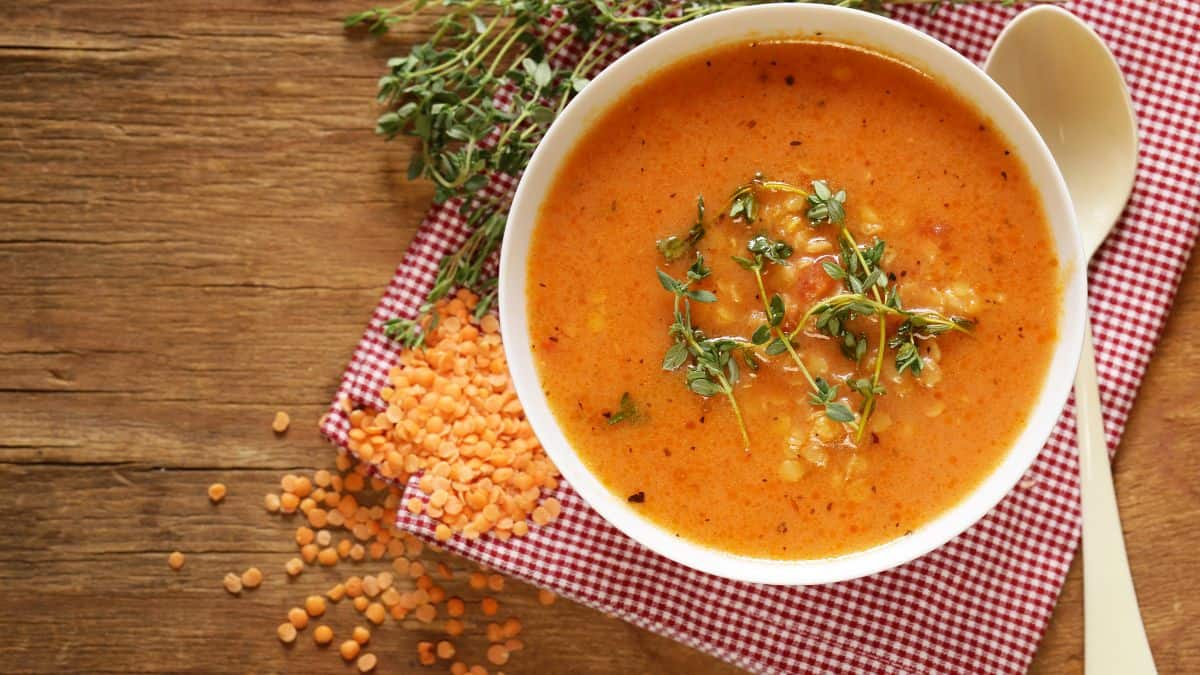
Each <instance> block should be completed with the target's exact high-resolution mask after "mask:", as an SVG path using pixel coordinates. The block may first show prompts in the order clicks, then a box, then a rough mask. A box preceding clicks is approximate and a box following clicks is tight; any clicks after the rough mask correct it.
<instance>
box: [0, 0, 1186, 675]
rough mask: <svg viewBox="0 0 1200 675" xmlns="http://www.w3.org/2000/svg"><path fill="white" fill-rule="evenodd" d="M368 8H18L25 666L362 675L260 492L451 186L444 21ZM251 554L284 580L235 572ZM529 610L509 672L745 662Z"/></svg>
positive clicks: (1068, 616)
mask: <svg viewBox="0 0 1200 675" xmlns="http://www.w3.org/2000/svg"><path fill="white" fill-rule="evenodd" d="M355 9H358V6H357V5H354V4H345V3H340V2H338V3H331V2H317V1H315V0H314V1H307V2H294V3H273V2H264V1H257V2H247V3H229V4H227V5H218V4H216V3H209V2H201V1H198V0H197V1H194V2H186V3H147V2H135V1H130V0H117V1H114V2H108V3H88V2H78V1H75V2H21V3H4V4H0V92H3V94H0V480H2V481H3V485H4V491H5V492H4V496H3V498H0V518H2V520H3V522H4V524H5V527H4V529H3V534H0V542H2V544H3V545H2V546H0V599H3V601H4V604H5V607H6V611H4V612H2V613H0V631H2V632H3V634H4V635H5V636H6V639H5V640H3V641H0V671H2V672H6V673H24V672H91V673H100V672H164V673H166V672H170V673H177V672H246V671H250V672H285V671H287V672H346V668H345V667H344V666H343V665H342V663H341V661H340V660H339V659H338V658H337V657H336V656H334V655H332V654H320V655H317V654H314V653H313V652H314V651H316V650H315V648H314V647H313V646H312V644H311V642H310V641H309V640H308V638H307V636H305V637H304V638H302V639H301V640H300V641H299V642H298V644H297V645H296V646H295V647H293V648H290V649H285V648H282V647H281V646H280V645H279V643H278V642H277V641H276V640H275V639H274V637H273V631H274V626H275V625H276V624H278V623H279V621H280V620H281V617H282V614H283V611H284V610H285V609H286V608H287V607H289V606H291V605H293V604H295V603H297V602H298V601H299V600H300V599H301V598H302V597H303V596H304V595H305V594H307V593H311V592H314V591H318V590H321V589H323V588H325V587H326V586H327V585H328V583H329V581H330V580H331V579H332V575H333V574H334V573H333V572H306V573H305V574H304V575H303V576H302V577H300V578H299V579H298V580H297V581H294V582H289V581H287V580H286V579H285V577H284V575H283V574H282V565H283V562H284V561H285V560H286V559H287V558H289V557H291V556H292V555H293V554H294V553H293V551H294V545H293V544H291V543H290V539H291V528H292V527H294V525H291V524H289V523H286V522H281V521H280V520H279V519H276V518H273V517H270V516H268V515H267V514H266V513H265V512H263V511H262V509H261V507H260V503H261V498H262V495H263V494H264V493H265V492H266V491H267V490H269V489H271V487H272V486H274V485H277V481H278V477H279V475H280V474H281V473H283V472H285V471H290V470H296V469H304V468H317V467H322V466H327V465H328V464H329V463H330V461H331V450H330V448H329V447H328V446H327V445H326V444H325V443H324V442H323V441H322V440H321V439H320V438H319V437H318V436H317V434H316V431H315V425H316V420H317V417H318V416H319V415H320V413H321V412H322V409H323V407H324V405H325V403H326V401H327V400H328V399H329V397H330V394H331V392H332V391H333V389H334V387H335V385H336V382H337V378H338V376H339V374H340V372H341V370H342V368H343V367H344V365H345V363H346V361H347V359H348V358H349V356H350V353H351V350H352V349H353V346H354V344H355V342H356V340H357V338H358V335H359V332H360V330H361V328H362V325H363V323H364V322H365V320H366V319H367V317H368V315H369V313H370V311H371V309H372V308H373V306H374V304H375V302H376V300H377V299H378V296H379V294H380V293H381V291H382V289H383V286H384V284H385V283H386V282H387V280H388V279H389V278H390V276H391V274H392V270H393V268H394V266H395V264H396V263H397V261H398V260H399V259H400V256H401V254H402V253H403V251H404V248H405V246H406V244H407V242H408V241H409V239H410V238H411V237H412V234H413V232H414V230H415V226H416V225H417V224H418V223H419V221H420V218H421V215H422V213H423V212H424V210H425V208H426V206H427V205H428V202H429V199H430V196H431V190H430V189H429V187H428V186H426V185H423V184H410V183H407V182H406V181H405V180H404V177H403V173H404V168H405V167H406V166H407V163H408V152H409V149H408V148H407V147H406V146H405V145H404V144H402V143H392V144H387V143H383V142H381V141H379V140H378V139H376V138H375V137H374V135H373V134H372V132H371V126H372V120H373V118H374V115H375V114H376V109H375V108H374V105H373V104H372V98H373V94H374V86H375V80H376V78H377V77H378V75H379V73H380V70H381V67H382V62H383V60H384V59H385V58H386V57H387V56H389V55H391V54H393V53H395V52H397V51H400V50H401V49H404V47H405V45H406V44H408V43H410V42H411V41H412V40H413V39H414V38H417V37H419V36H420V35H421V34H422V33H421V27H420V26H417V27H415V28H414V29H412V30H411V32H402V33H400V34H398V35H397V36H395V37H393V38H389V39H388V40H385V41H383V42H379V43H376V42H370V41H363V40H361V39H358V38H355V37H347V36H345V35H343V34H342V32H341V30H340V28H339V25H338V17H339V16H341V15H343V14H345V13H347V12H349V11H352V10H355ZM1197 321H1200V281H1198V280H1197V279H1196V275H1195V274H1190V275H1189V278H1188V279H1187V280H1186V281H1185V283H1184V285H1183V287H1182V289H1181V291H1180V295H1179V299H1178V302H1177V307H1176V310H1175V312H1174V314H1173V317H1172V319H1171V324H1170V326H1169V328H1168V331H1167V335H1166V337H1165V338H1164V340H1163V343H1162V345H1161V347H1160V349H1159V352H1158V354H1157V355H1156V356H1155V362H1154V365H1153V366H1152V368H1151V372H1150V375H1149V377H1148V378H1147V380H1146V383H1145V385H1144V387H1143V392H1142V397H1141V399H1142V400H1141V401H1140V402H1139V403H1138V405H1137V407H1136V409H1135V413H1134V418H1133V420H1132V421H1131V424H1130V427H1129V432H1128V434H1127V437H1126V441H1125V443H1124V447H1123V448H1122V454H1121V457H1120V459H1119V461H1118V462H1117V489H1118V494H1119V497H1120V500H1121V507H1122V514H1123V516H1124V523H1125V527H1126V530H1127V533H1128V543H1129V549H1130V556H1131V558H1132V562H1133V569H1134V574H1135V577H1136V579H1137V584H1138V591H1139V594H1140V597H1141V600H1142V606H1143V610H1144V613H1145V616H1146V620H1147V624H1148V626H1149V630H1150V638H1151V643H1152V645H1153V647H1154V650H1155V654H1156V656H1157V658H1158V662H1159V666H1160V669H1161V671H1162V672H1164V673H1171V672H1177V673H1185V672H1200V634H1198V633H1197V632H1196V631H1195V630H1192V629H1191V628H1192V626H1191V623H1190V621H1189V619H1190V618H1193V617H1195V616H1196V614H1197V609H1198V608H1197V594H1196V591H1195V590H1194V587H1195V584H1194V581H1193V580H1194V579H1195V578H1197V577H1198V576H1200V564H1198V563H1197V562H1196V557H1195V556H1194V551H1195V550H1196V549H1197V544H1198V543H1200V533H1198V532H1197V531H1196V530H1195V528H1194V527H1191V528H1189V527H1188V524H1190V523H1194V522H1195V520H1196V517H1197V516H1198V515H1200V514H1198V510H1200V495H1198V494H1197V488H1196V486H1195V483H1194V482H1193V480H1192V478H1193V477H1194V476H1196V475H1197V471H1198V469H1200V460H1198V459H1197V457H1196V453H1194V452H1193V449H1194V448H1196V446H1197V442H1198V441H1200V410H1198V409H1197V407H1196V405H1195V403H1194V399H1195V395H1196V393H1197V388H1196V384H1195V379H1194V377H1192V375H1191V374H1192V373H1194V372H1196V370H1197V367H1198V366H1200V349H1197V348H1196V347H1195V345H1194V344H1193V342H1192V341H1191V340H1190V339H1189V338H1190V326H1193V325H1196V323H1197ZM276 409H285V410H288V411H289V412H290V413H291V414H292V416H293V419H294V420H295V422H294V424H293V428H292V430H291V431H289V432H288V434H287V435H286V436H285V437H283V438H282V439H278V438H276V437H275V436H274V435H273V434H272V433H271V431H270V420H271V417H272V414H273V413H274V411H275V410H276ZM215 480H220V481H223V482H225V483H226V484H227V485H228V486H229V489H230V495H229V497H228V498H227V499H226V501H225V503H223V504H221V505H220V506H216V507H214V506H211V505H210V504H209V503H208V501H207V499H206V498H205V496H204V489H205V487H206V486H207V485H208V484H209V483H210V482H213V481H215ZM175 548H179V549H181V550H183V551H185V552H187V553H188V556H189V557H188V562H187V565H186V567H185V568H184V570H183V571H182V572H181V573H178V574H174V573H171V572H170V571H169V570H168V569H167V566H166V563H165V559H166V554H167V553H168V552H169V551H170V550H172V549H175ZM427 555H432V554H427ZM446 559H447V560H450V559H449V558H446ZM451 564H452V565H453V566H454V567H455V568H456V569H460V570H462V569H465V566H466V564H465V563H464V562H463V561H459V560H454V561H452V563H451ZM250 565H258V566H260V567H262V568H263V569H264V571H266V573H267V580H266V582H265V583H264V586H263V587H262V588H261V589H259V590H257V591H254V592H250V593H246V594H244V597H243V598H241V599H234V598H231V597H229V596H228V595H227V594H226V593H225V592H224V591H223V590H221V587H220V579H221V577H222V575H223V574H224V573H225V572H227V571H240V570H242V569H244V568H245V567H248V566H250ZM343 572H344V570H343ZM455 584H457V585H455ZM455 584H452V585H451V586H450V588H449V590H450V591H451V592H452V593H462V594H464V595H466V596H467V597H472V596H470V595H469V591H468V590H467V589H465V588H464V587H463V586H462V584H461V582H455ZM1079 591H1080V588H1079V574H1078V570H1077V569H1076V570H1074V571H1073V572H1072V575H1071V578H1070V580H1069V581H1068V584H1067V587H1066V590H1065V591H1064V594H1063V598H1062V600H1061V602H1060V606H1059V610H1058V612H1057V613H1056V615H1055V618H1054V621H1053V624H1052V626H1051V628H1050V631H1049V633H1048V634H1047V637H1046V639H1045V643H1044V645H1043V647H1042V650H1041V653H1040V654H1039V656H1038V659H1037V662H1036V663H1035V667H1034V671H1035V672H1039V673H1063V672H1068V673H1069V672H1077V671H1079V670H1080V669H1081V657H1080V654H1081V648H1080V647H1081V613H1080V597H1081V596H1080V592H1079ZM504 599H505V602H506V604H507V606H508V607H510V608H511V609H512V611H513V612H514V613H516V614H518V615H519V616H521V618H522V619H523V621H524V622H525V624H526V626H527V633H526V635H525V636H523V637H527V642H528V644H529V648H528V649H527V650H525V651H524V652H521V653H520V654H518V655H517V657H518V658H515V659H514V661H513V663H512V664H511V667H506V669H505V670H506V672H510V673H558V672H567V671H571V672H577V673H625V672H646V673H732V672H735V670H734V669H733V668H732V667H730V666H727V665H725V664H721V663H719V662H717V661H716V660H714V659H711V658H709V657H707V656H704V655H702V654H700V653H698V652H694V651H692V650H690V649H688V648H685V647H683V646H681V645H678V644H675V643H673V642H671V641H669V640H666V639H663V638H660V637H657V636H654V635H652V634H650V633H647V632H645V631H641V630H639V629H636V628H633V627H631V626H629V625H627V624H625V623H622V622H620V621H616V620H613V619H610V618H607V617H604V616H603V615H601V614H599V613H597V612H594V611H592V610H589V609H587V608H583V607H580V606H577V605H573V604H571V603H567V602H559V603H557V604H555V605H553V606H551V607H541V606H538V605H537V604H536V602H534V600H533V593H532V591H531V590H530V589H518V590H516V591H513V592H506V593H505V595H504ZM349 614H350V613H349V612H348V611H344V609H343V610H341V611H338V612H335V613H334V617H333V618H332V623H333V625H334V627H335V629H336V630H338V631H339V632H340V633H341V634H345V632H346V631H347V630H348V628H349V626H350V625H351V624H350V616H349ZM405 628H407V629H402V628H400V627H396V626H392V627H389V628H388V629H386V630H385V629H380V630H379V631H378V632H377V633H376V637H375V638H374V640H373V642H372V649H373V650H374V651H375V652H376V653H378V654H379V655H380V656H381V661H382V663H381V667H380V669H379V672H412V671H413V670H414V669H415V658H414V657H415V651H414V645H415V643H416V641H417V640H418V639H421V638H422V637H423V636H427V635H429V633H427V632H424V631H422V630H420V628H419V627H418V626H416V625H413V626H406V627H405ZM476 628H477V627H476ZM475 644H476V645H478V644H479V641H478V640H476V641H475ZM467 656H472V657H475V658H478V657H479V656H480V655H479V654H478V653H477V652H475V653H468V654H467Z"/></svg>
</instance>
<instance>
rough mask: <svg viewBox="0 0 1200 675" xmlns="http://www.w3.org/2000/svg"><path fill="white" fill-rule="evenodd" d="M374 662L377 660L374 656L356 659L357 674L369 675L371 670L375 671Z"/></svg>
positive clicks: (369, 655) (365, 655) (363, 656)
mask: <svg viewBox="0 0 1200 675" xmlns="http://www.w3.org/2000/svg"><path fill="white" fill-rule="evenodd" d="M376 662H377V660H376V658H375V655H374V654H363V655H362V656H360V657H358V664H357V665H358V672H360V673H369V672H371V671H372V670H375V664H376Z"/></svg>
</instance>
